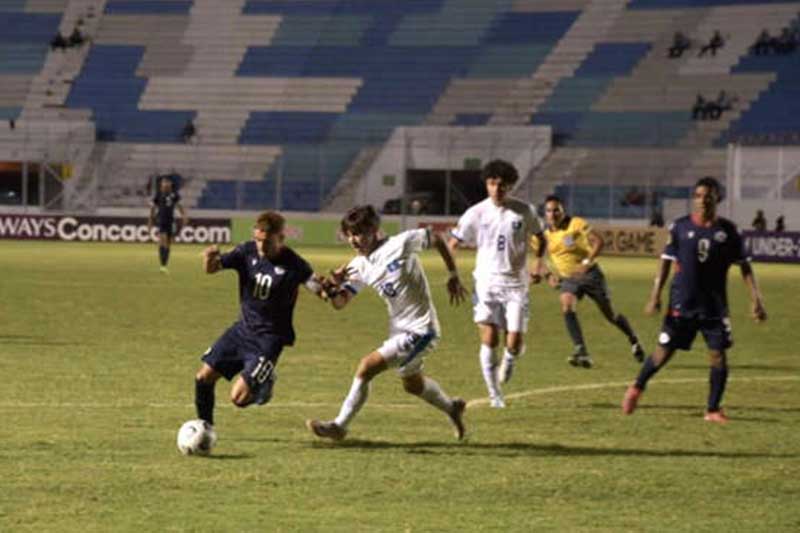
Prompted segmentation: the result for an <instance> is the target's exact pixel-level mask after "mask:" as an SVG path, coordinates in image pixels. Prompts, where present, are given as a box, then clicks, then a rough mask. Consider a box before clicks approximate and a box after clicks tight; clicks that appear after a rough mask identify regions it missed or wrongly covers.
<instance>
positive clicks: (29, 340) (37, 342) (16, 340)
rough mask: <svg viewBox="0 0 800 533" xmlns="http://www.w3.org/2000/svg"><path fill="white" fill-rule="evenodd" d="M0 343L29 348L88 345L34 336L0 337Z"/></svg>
mask: <svg viewBox="0 0 800 533" xmlns="http://www.w3.org/2000/svg"><path fill="white" fill-rule="evenodd" d="M0 342H2V343H3V344H7V345H10V344H19V345H29V346H76V345H82V346H85V345H88V344H90V343H87V342H84V341H80V342H73V341H59V340H53V339H49V338H47V337H41V336H36V335H0Z"/></svg>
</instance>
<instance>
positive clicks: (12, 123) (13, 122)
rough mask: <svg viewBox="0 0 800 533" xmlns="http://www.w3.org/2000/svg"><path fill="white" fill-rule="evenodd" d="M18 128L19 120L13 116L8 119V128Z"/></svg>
mask: <svg viewBox="0 0 800 533" xmlns="http://www.w3.org/2000/svg"><path fill="white" fill-rule="evenodd" d="M16 128H17V121H16V120H14V119H13V118H10V119H8V129H10V130H13V129H16Z"/></svg>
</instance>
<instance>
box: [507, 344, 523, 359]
mask: <svg viewBox="0 0 800 533" xmlns="http://www.w3.org/2000/svg"><path fill="white" fill-rule="evenodd" d="M523 353H525V345H524V344H523V345H522V347H520V349H519V350H517V352H516V353H514V352H512V351H511V350H509V349H508V347H506V348H505V350H503V359H508V360H510V361H514V360H516V359H519V358H520V357H522V354H523Z"/></svg>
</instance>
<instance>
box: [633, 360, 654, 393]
mask: <svg viewBox="0 0 800 533" xmlns="http://www.w3.org/2000/svg"><path fill="white" fill-rule="evenodd" d="M658 371H659V367H657V366H656V363H655V362H654V361H653V356H652V355H651V356H649V357H648V358H647V359H645V360H644V363H642V368H641V370H639V375H638V376H637V377H636V388H637V389H641V390H644V388H645V387H646V386H647V382H648V381H650V378H652V377H653V376H654V375H655V374H656V372H658Z"/></svg>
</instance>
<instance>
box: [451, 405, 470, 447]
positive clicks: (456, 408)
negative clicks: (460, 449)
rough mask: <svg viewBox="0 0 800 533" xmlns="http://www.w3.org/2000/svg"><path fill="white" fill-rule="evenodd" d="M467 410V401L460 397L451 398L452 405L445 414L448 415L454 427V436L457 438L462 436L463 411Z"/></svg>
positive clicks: (459, 438)
mask: <svg viewBox="0 0 800 533" xmlns="http://www.w3.org/2000/svg"><path fill="white" fill-rule="evenodd" d="M466 410H467V402H465V401H464V400H462V399H461V398H453V407H452V408H451V409H450V412H449V413H448V415H447V416H449V417H450V422H451V423H452V424H453V428H455V430H456V431H455V436H456V438H457V439H458V440H461V439H463V438H464V431H465V429H464V411H466Z"/></svg>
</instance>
